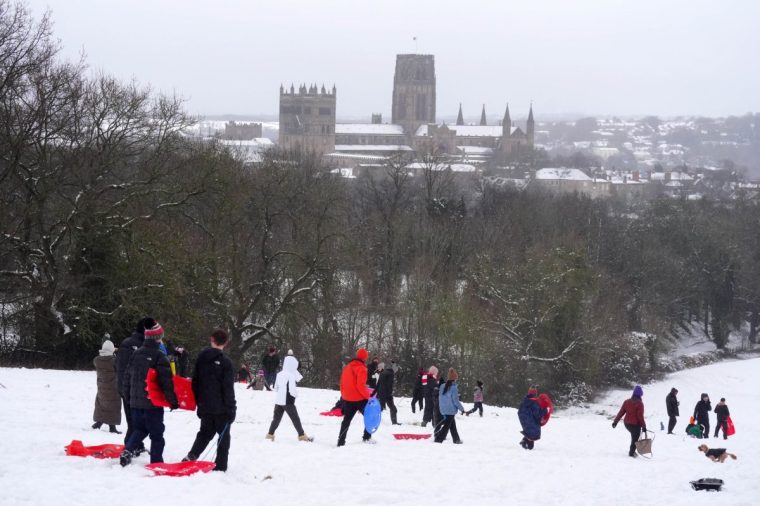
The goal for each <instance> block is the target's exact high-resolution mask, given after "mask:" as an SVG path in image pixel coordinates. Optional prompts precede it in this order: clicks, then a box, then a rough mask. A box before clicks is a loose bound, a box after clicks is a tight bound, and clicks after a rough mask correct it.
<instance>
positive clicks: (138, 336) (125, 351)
mask: <svg viewBox="0 0 760 506" xmlns="http://www.w3.org/2000/svg"><path fill="white" fill-rule="evenodd" d="M155 324H156V320H154V319H153V318H150V317H146V318H142V319H141V320H140V321H138V322H137V324H136V325H135V330H134V331H133V332H132V335H130V336H129V337H128V338H126V339H124V340H123V341H122V342H121V346H119V351H118V352H117V353H116V372H117V378H118V385H119V395H120V396H121V401H122V404H124V419H125V420H126V421H127V433H126V434H124V444H125V445H126V444H127V441H129V438H130V437H131V436H132V432H133V431H134V429H133V427H132V408H131V407H130V406H129V402H128V401H127V398H128V397H129V392H128V390H129V383H128V382H127V381H126V376H127V369H128V368H129V360H130V359H131V358H132V354H133V353H134V352H136V351H137V350H138V349H139V348H140V346H142V345H143V342H145V328H146V327H147V328H150V327H152V326H154V325H155ZM144 451H145V447H144V446H141V447H140V448H138V452H137V453H142V452H144Z"/></svg>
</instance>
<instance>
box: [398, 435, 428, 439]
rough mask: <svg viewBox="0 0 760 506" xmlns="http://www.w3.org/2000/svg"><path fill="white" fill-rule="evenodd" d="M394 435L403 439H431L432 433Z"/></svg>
mask: <svg viewBox="0 0 760 506" xmlns="http://www.w3.org/2000/svg"><path fill="white" fill-rule="evenodd" d="M393 437H395V438H396V439H399V440H402V439H413V440H417V439H430V434H394V435H393Z"/></svg>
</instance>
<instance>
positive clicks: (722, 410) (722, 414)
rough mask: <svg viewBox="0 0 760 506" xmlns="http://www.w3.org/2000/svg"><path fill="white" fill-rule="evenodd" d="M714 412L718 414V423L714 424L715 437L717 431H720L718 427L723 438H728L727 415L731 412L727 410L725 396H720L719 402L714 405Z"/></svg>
mask: <svg viewBox="0 0 760 506" xmlns="http://www.w3.org/2000/svg"><path fill="white" fill-rule="evenodd" d="M715 414H716V415H718V420H717V421H718V424H717V425H716V426H715V437H718V432H720V429H723V439H728V417H729V416H731V413H729V411H728V405H726V398H725V397H721V399H720V402H719V403H718V404H717V406H715Z"/></svg>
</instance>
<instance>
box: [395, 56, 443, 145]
mask: <svg viewBox="0 0 760 506" xmlns="http://www.w3.org/2000/svg"><path fill="white" fill-rule="evenodd" d="M392 122H393V124H395V125H401V126H402V127H403V128H404V133H405V134H407V135H409V136H412V135H414V133H415V132H416V131H417V128H419V127H420V125H427V124H428V123H435V60H434V58H433V55H432V54H399V55H396V72H395V74H394V75H393V111H392Z"/></svg>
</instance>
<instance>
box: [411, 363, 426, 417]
mask: <svg viewBox="0 0 760 506" xmlns="http://www.w3.org/2000/svg"><path fill="white" fill-rule="evenodd" d="M424 378H425V371H423V370H422V369H420V370H419V371H417V378H416V379H415V381H414V388H413V389H412V413H415V405H416V404H419V405H420V411H423V409H424V407H425V404H424V403H423V399H424V398H425V385H424V383H423V379H424ZM425 383H426V381H425Z"/></svg>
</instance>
